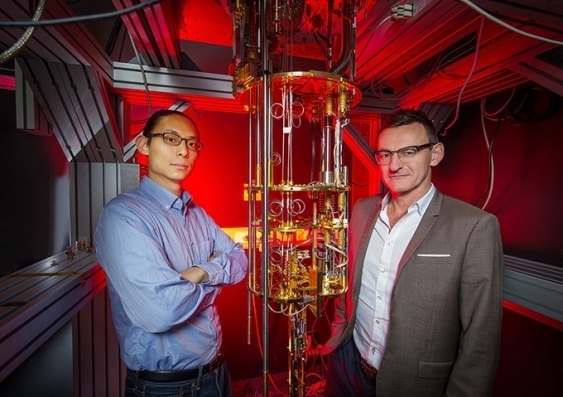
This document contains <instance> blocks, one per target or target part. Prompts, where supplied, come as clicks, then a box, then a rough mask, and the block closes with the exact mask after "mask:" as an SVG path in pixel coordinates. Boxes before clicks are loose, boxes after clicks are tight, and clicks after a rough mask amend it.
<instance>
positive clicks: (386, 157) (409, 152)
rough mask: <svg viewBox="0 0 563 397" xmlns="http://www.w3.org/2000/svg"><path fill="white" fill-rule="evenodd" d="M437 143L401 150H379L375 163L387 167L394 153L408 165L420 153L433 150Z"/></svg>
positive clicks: (376, 153)
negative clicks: (424, 150)
mask: <svg viewBox="0 0 563 397" xmlns="http://www.w3.org/2000/svg"><path fill="white" fill-rule="evenodd" d="M435 144H436V143H431V142H430V143H425V144H424V145H418V146H405V147H403V148H400V149H399V150H378V151H376V152H375V161H377V164H379V165H387V164H389V163H391V159H392V158H393V153H397V157H399V160H401V161H402V162H403V163H405V164H408V163H410V162H412V161H413V160H414V159H415V157H416V155H417V154H418V152H420V151H421V150H423V149H427V148H429V149H432V148H433V147H434V145H435Z"/></svg>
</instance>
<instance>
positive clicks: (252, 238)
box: [246, 90, 256, 345]
mask: <svg viewBox="0 0 563 397" xmlns="http://www.w3.org/2000/svg"><path fill="white" fill-rule="evenodd" d="M249 96H250V98H249V112H248V179H247V180H248V192H247V194H248V217H247V223H248V240H247V247H248V258H249V272H250V274H254V273H255V272H256V254H255V251H256V250H255V249H254V244H255V242H256V235H255V233H254V230H255V229H254V225H253V219H255V215H256V214H255V209H256V208H255V206H256V201H255V191H254V189H253V188H252V179H253V178H252V172H253V170H254V167H252V164H253V161H252V160H253V155H252V154H253V152H254V151H253V150H252V148H253V140H252V138H253V137H252V132H253V129H252V90H251V91H250V95H249ZM248 282H249V287H250V288H248V292H247V296H246V318H247V322H246V343H247V344H248V345H250V343H251V334H252V332H251V330H252V290H253V289H254V283H253V282H252V280H249V281H248Z"/></svg>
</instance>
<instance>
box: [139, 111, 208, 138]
mask: <svg viewBox="0 0 563 397" xmlns="http://www.w3.org/2000/svg"><path fill="white" fill-rule="evenodd" d="M168 116H181V117H184V118H186V119H187V120H189V121H190V122H191V123H192V124H193V125H194V127H195V128H196V131H197V125H196V123H195V122H194V121H193V120H192V118H191V117H190V116H188V115H187V114H185V113H183V112H180V111H179V110H172V109H161V110H157V111H156V112H154V113H153V114H152V115H151V117H149V119H148V120H147V124H145V128H143V135H144V136H146V137H147V138H149V142H150V139H151V138H152V137H151V135H152V133H153V132H154V129H155V127H156V125H157V124H158V122H159V121H160V120H162V119H163V118H165V117H168ZM198 133H199V131H198Z"/></svg>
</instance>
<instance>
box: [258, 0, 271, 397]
mask: <svg viewBox="0 0 563 397" xmlns="http://www.w3.org/2000/svg"><path fill="white" fill-rule="evenodd" d="M267 3H268V0H262V1H261V2H260V6H261V10H260V49H261V51H262V83H263V85H262V90H263V100H264V104H263V106H262V116H263V122H264V124H263V129H262V131H263V133H264V140H263V145H264V146H263V153H264V156H263V158H262V170H263V172H262V177H263V181H262V222H261V223H262V269H261V270H262V280H261V281H262V294H263V296H262V297H263V301H262V349H263V351H264V358H263V362H262V371H263V386H264V387H263V389H264V392H263V395H264V396H268V374H269V369H268V363H269V359H270V355H269V345H270V343H269V337H268V329H269V326H268V314H269V312H268V297H269V286H268V263H269V253H270V247H269V245H268V235H269V234H270V233H269V232H270V230H269V225H268V207H269V194H268V190H269V187H270V180H269V179H270V173H271V167H270V159H271V155H270V151H271V150H270V142H271V139H272V137H271V135H272V134H271V130H270V100H271V97H270V93H269V79H268V63H269V60H268V39H267V28H266V5H267Z"/></svg>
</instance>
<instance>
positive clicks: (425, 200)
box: [381, 183, 436, 216]
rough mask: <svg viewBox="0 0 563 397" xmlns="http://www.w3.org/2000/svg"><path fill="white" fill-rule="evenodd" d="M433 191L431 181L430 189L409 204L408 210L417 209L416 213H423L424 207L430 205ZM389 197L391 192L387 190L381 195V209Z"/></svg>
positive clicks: (384, 206)
mask: <svg viewBox="0 0 563 397" xmlns="http://www.w3.org/2000/svg"><path fill="white" fill-rule="evenodd" d="M435 193H436V187H435V186H434V184H433V183H431V184H430V189H428V191H427V192H426V194H425V195H424V196H422V197H421V198H420V199H418V201H416V202H414V203H412V204H411V205H410V207H409V212H410V211H417V212H418V214H419V215H420V216H422V215H423V214H424V212H425V211H426V209H427V208H428V206H429V205H430V201H432V197H434V194H435ZM390 199H391V194H390V193H389V192H387V194H386V195H385V197H383V200H381V210H382V211H383V210H384V209H385V208H386V207H387V204H388V203H389V200H390Z"/></svg>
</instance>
